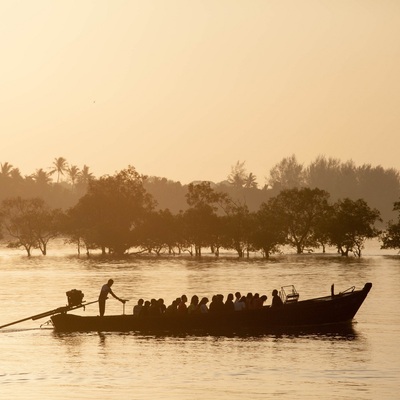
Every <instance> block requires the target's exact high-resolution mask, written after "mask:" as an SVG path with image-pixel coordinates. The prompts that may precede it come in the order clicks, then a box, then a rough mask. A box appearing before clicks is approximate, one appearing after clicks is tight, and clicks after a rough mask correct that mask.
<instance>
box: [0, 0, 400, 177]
mask: <svg viewBox="0 0 400 400" xmlns="http://www.w3.org/2000/svg"><path fill="white" fill-rule="evenodd" d="M0 49H1V63H0V82H1V86H0V110H1V117H0V135H1V136H0V138H1V142H0V162H1V163H4V162H8V163H11V164H12V165H13V166H14V167H18V168H19V169H20V170H21V172H22V173H23V174H26V175H28V174H31V173H33V172H34V171H35V170H36V169H38V168H47V167H50V166H51V164H52V162H53V160H54V159H55V158H56V157H61V156H62V157H65V158H66V159H67V161H68V162H69V163H70V164H73V165H77V166H78V167H80V168H81V167H82V166H83V165H84V164H86V165H88V166H89V167H90V168H91V170H92V172H93V173H94V174H95V175H96V176H100V175H103V174H113V173H114V172H115V171H119V170H120V169H123V168H126V167H127V166H128V165H129V164H130V165H133V166H135V167H136V169H137V170H138V172H140V173H142V174H147V175H156V176H163V177H167V178H169V179H172V180H179V181H181V182H182V183H188V182H190V181H192V180H213V181H221V180H223V179H225V178H226V177H227V175H228V174H229V173H230V168H231V166H232V165H234V164H235V163H236V161H238V160H240V161H246V168H247V171H248V172H253V173H254V174H255V175H256V176H257V178H258V182H259V183H260V184H264V182H265V177H266V176H267V175H268V174H269V170H270V169H271V168H272V167H273V166H274V165H275V164H276V163H277V162H279V161H281V159H282V158H284V157H288V156H290V155H292V154H295V155H296V157H297V159H298V161H299V162H301V163H304V164H305V165H307V164H308V163H310V162H311V161H313V160H314V159H315V158H316V157H317V156H318V155H322V154H323V155H325V156H327V157H334V158H339V159H341V160H342V161H347V160H350V159H351V160H353V161H354V162H355V163H356V165H362V164H364V163H370V164H372V165H374V166H375V165H382V166H383V167H385V168H390V167H393V168H396V169H400V158H399V145H400V129H399V128H400V107H399V106H400V1H398V0H374V1H372V0H301V1H299V0H292V1H290V0H288V1H285V0H262V1H261V0H208V1H195V0H193V1H189V0H167V1H166V0H158V1H153V0H145V1H134V0H131V1H122V0H110V1H105V0H95V1H90V0H57V1H54V0H19V1H18V0H0Z"/></svg>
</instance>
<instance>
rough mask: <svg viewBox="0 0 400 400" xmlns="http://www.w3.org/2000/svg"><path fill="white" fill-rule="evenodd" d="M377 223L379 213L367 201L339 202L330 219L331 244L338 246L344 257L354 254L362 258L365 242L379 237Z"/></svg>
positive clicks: (335, 205) (348, 200)
mask: <svg viewBox="0 0 400 400" xmlns="http://www.w3.org/2000/svg"><path fill="white" fill-rule="evenodd" d="M377 221H380V213H379V211H378V210H376V209H372V208H370V207H369V206H368V204H367V203H366V201H365V200H362V199H358V200H356V201H354V200H350V199H348V198H346V199H344V200H339V201H337V202H336V203H335V204H334V205H333V209H332V213H331V214H330V217H329V219H328V225H327V229H328V235H329V240H330V244H331V245H333V246H336V248H337V249H338V252H339V253H340V254H341V255H342V256H348V255H349V252H352V253H353V254H354V255H355V256H357V257H361V251H362V249H363V248H364V244H365V241H366V240H367V239H372V238H374V237H377V236H378V235H379V231H378V229H377V228H376V227H375V223H376V222H377Z"/></svg>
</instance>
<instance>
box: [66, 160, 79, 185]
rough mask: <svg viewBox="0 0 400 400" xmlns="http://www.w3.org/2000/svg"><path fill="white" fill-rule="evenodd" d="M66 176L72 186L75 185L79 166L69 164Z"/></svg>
mask: <svg viewBox="0 0 400 400" xmlns="http://www.w3.org/2000/svg"><path fill="white" fill-rule="evenodd" d="M67 173H68V177H69V179H70V181H71V184H72V187H74V186H75V183H76V181H77V179H78V177H79V175H80V172H79V168H78V167H77V166H76V165H71V166H70V167H69V168H68V169H67Z"/></svg>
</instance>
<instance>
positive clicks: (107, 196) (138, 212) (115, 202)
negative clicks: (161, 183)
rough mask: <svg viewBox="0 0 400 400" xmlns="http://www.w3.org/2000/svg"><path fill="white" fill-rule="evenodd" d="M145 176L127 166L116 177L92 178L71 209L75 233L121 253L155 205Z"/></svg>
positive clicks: (101, 246)
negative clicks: (146, 187) (145, 181)
mask: <svg viewBox="0 0 400 400" xmlns="http://www.w3.org/2000/svg"><path fill="white" fill-rule="evenodd" d="M144 178H145V177H144V176H142V175H140V174H139V173H137V172H136V170H135V169H134V168H133V167H131V166H130V167H128V168H127V169H124V170H122V171H120V172H118V173H116V174H115V175H114V176H104V177H101V178H100V179H98V180H93V181H92V182H91V183H90V185H89V188H88V192H87V193H86V194H85V195H84V196H83V197H81V198H80V200H79V202H78V204H77V205H76V206H75V207H73V209H72V210H70V211H69V215H70V217H71V218H73V220H72V222H71V223H70V226H71V227H73V229H74V236H75V237H78V236H79V237H81V238H82V239H83V240H84V241H85V242H86V243H88V244H90V245H91V246H97V247H98V248H100V249H101V250H102V253H103V254H105V253H106V250H107V249H108V251H109V252H110V253H113V254H118V255H122V254H124V253H125V252H126V251H127V250H128V249H129V248H130V247H132V246H133V245H134V244H135V240H134V234H133V232H134V230H135V227H136V226H137V225H138V224H140V223H141V221H142V220H143V218H144V216H145V214H146V213H147V212H149V211H151V210H152V209H153V207H154V202H153V200H152V199H151V196H150V195H149V194H148V193H146V191H145V189H144V188H143V180H144Z"/></svg>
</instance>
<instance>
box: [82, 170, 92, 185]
mask: <svg viewBox="0 0 400 400" xmlns="http://www.w3.org/2000/svg"><path fill="white" fill-rule="evenodd" d="M93 178H94V176H93V174H92V173H91V172H89V167H88V166H87V165H84V166H83V168H82V171H81V173H80V174H79V182H80V183H82V184H83V185H87V184H88V183H89V182H90V181H91V180H92V179H93Z"/></svg>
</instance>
